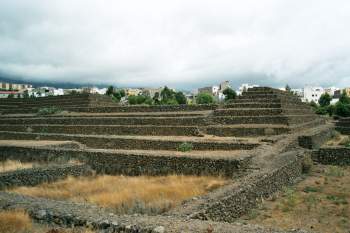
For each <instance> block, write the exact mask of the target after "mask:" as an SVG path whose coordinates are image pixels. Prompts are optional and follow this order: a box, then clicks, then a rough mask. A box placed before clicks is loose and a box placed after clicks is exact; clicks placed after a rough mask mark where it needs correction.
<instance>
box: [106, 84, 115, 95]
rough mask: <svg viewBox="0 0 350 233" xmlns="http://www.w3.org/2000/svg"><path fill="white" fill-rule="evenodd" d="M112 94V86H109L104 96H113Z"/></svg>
mask: <svg viewBox="0 0 350 233" xmlns="http://www.w3.org/2000/svg"><path fill="white" fill-rule="evenodd" d="M113 93H114V87H113V86H109V87H108V88H107V91H106V95H108V96H111V95H113Z"/></svg>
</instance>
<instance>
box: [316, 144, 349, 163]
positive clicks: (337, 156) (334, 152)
mask: <svg viewBox="0 0 350 233" xmlns="http://www.w3.org/2000/svg"><path fill="white" fill-rule="evenodd" d="M312 160H314V161H315V162H318V163H321V164H331V165H350V148H346V147H322V148H320V149H319V150H314V151H313V152H312Z"/></svg>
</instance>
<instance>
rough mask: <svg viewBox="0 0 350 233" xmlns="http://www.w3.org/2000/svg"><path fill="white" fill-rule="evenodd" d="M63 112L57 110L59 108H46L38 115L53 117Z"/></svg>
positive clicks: (41, 109) (40, 110) (39, 111)
mask: <svg viewBox="0 0 350 233" xmlns="http://www.w3.org/2000/svg"><path fill="white" fill-rule="evenodd" d="M61 111H62V110H61V109H59V108H57V107H54V106H53V107H45V108H40V109H39V110H38V112H37V114H38V115H42V116H44V115H52V114H56V113H59V112H61Z"/></svg>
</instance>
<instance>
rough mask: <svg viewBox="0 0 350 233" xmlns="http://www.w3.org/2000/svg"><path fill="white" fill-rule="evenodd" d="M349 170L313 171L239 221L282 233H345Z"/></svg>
mask: <svg viewBox="0 0 350 233" xmlns="http://www.w3.org/2000/svg"><path fill="white" fill-rule="evenodd" d="M349 203H350V167H338V166H322V165H317V166H315V167H313V169H312V172H311V174H310V176H308V177H307V178H306V179H305V180H303V181H302V182H300V183H299V184H298V185H296V186H295V187H293V188H286V189H285V190H284V191H283V192H281V193H279V194H276V196H274V197H272V198H270V199H269V200H266V201H264V202H263V203H262V204H261V206H260V207H259V208H258V209H256V210H252V211H251V212H250V213H249V214H248V215H246V216H244V217H242V218H241V219H240V220H239V221H242V222H246V223H251V224H258V225H263V226H267V227H277V228H281V229H283V230H288V229H289V230H290V229H297V228H300V229H305V230H311V231H315V232H323V233H349V229H350V207H349V205H350V204H349Z"/></svg>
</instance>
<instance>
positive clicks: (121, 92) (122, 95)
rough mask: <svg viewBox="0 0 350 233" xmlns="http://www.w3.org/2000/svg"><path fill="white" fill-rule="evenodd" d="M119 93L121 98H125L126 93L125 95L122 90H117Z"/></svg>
mask: <svg viewBox="0 0 350 233" xmlns="http://www.w3.org/2000/svg"><path fill="white" fill-rule="evenodd" d="M119 93H120V96H121V97H125V96H126V93H125V90H124V89H120V90H119Z"/></svg>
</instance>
